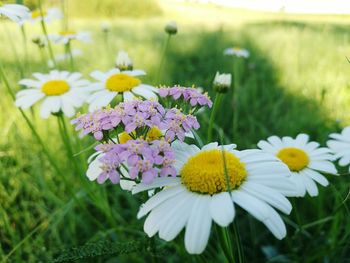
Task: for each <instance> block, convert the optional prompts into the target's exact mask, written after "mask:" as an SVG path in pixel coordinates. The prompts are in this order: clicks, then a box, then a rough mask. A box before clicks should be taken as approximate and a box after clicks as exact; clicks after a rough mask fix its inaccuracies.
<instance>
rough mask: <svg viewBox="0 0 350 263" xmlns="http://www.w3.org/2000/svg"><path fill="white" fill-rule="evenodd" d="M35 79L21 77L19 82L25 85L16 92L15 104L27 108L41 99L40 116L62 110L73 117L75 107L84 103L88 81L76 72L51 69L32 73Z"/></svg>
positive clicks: (46, 115) (43, 116)
mask: <svg viewBox="0 0 350 263" xmlns="http://www.w3.org/2000/svg"><path fill="white" fill-rule="evenodd" d="M33 76H34V77H35V78H36V79H22V80H21V81H20V82H19V84H21V85H24V86H26V87H27V88H26V89H24V90H20V91H19V92H17V94H16V106H17V107H19V108H22V109H28V108H29V107H31V106H32V105H34V104H35V103H37V102H38V101H41V100H42V101H43V103H42V104H41V108H40V115H41V117H42V118H48V117H49V116H50V114H51V113H59V112H61V111H62V112H63V113H64V114H65V115H66V116H67V117H73V116H74V114H75V108H79V107H81V106H82V104H83V103H84V101H85V99H86V97H87V96H88V92H87V90H86V86H87V85H88V84H89V81H87V80H84V79H82V74H80V73H78V72H74V73H70V72H68V71H58V70H52V71H50V73H49V74H42V73H34V74H33Z"/></svg>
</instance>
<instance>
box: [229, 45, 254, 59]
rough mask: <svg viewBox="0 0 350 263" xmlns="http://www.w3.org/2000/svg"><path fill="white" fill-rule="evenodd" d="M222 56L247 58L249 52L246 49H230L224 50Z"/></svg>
mask: <svg viewBox="0 0 350 263" xmlns="http://www.w3.org/2000/svg"><path fill="white" fill-rule="evenodd" d="M224 55H226V56H236V57H242V58H249V56H250V52H249V51H248V50H247V49H244V48H239V47H230V48H226V49H225V50H224Z"/></svg>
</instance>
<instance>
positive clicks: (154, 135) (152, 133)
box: [119, 126, 163, 144]
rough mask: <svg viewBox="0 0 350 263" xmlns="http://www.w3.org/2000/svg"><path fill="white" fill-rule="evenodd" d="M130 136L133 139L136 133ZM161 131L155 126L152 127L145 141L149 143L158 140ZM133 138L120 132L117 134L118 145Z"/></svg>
mask: <svg viewBox="0 0 350 263" xmlns="http://www.w3.org/2000/svg"><path fill="white" fill-rule="evenodd" d="M132 135H133V136H134V137H135V136H136V133H135V132H132ZM162 135H163V134H162V131H161V130H159V128H158V127H157V126H154V127H152V128H151V129H150V130H149V131H148V133H147V136H146V141H148V142H151V141H154V140H158V139H160V138H161V137H162ZM132 139H133V138H132V137H131V135H130V134H128V133H126V132H122V133H120V134H119V143H120V144H124V143H126V142H127V141H129V140H132ZM141 139H143V136H141Z"/></svg>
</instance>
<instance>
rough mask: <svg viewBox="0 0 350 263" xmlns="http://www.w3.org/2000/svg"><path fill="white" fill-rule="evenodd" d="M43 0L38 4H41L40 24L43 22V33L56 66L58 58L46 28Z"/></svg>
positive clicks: (39, 0)
mask: <svg viewBox="0 0 350 263" xmlns="http://www.w3.org/2000/svg"><path fill="white" fill-rule="evenodd" d="M41 1H42V0H38V6H39V10H40V15H41V17H42V19H41V21H40V24H41V28H42V30H43V33H44V35H45V38H46V41H47V48H48V50H49V55H50V58H51V60H52V63H53V65H54V67H55V68H56V67H57V63H56V59H55V56H54V54H53V51H52V47H51V41H50V39H49V35H48V33H47V29H46V23H45V19H44V16H45V15H44V11H43V7H42V3H41Z"/></svg>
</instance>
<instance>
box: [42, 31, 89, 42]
mask: <svg viewBox="0 0 350 263" xmlns="http://www.w3.org/2000/svg"><path fill="white" fill-rule="evenodd" d="M49 38H50V39H51V40H52V41H53V42H55V43H57V44H68V43H69V42H70V41H72V40H74V39H75V40H79V41H81V42H85V43H89V42H91V35H90V33H89V32H75V31H62V32H59V33H58V34H52V35H50V36H49Z"/></svg>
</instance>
